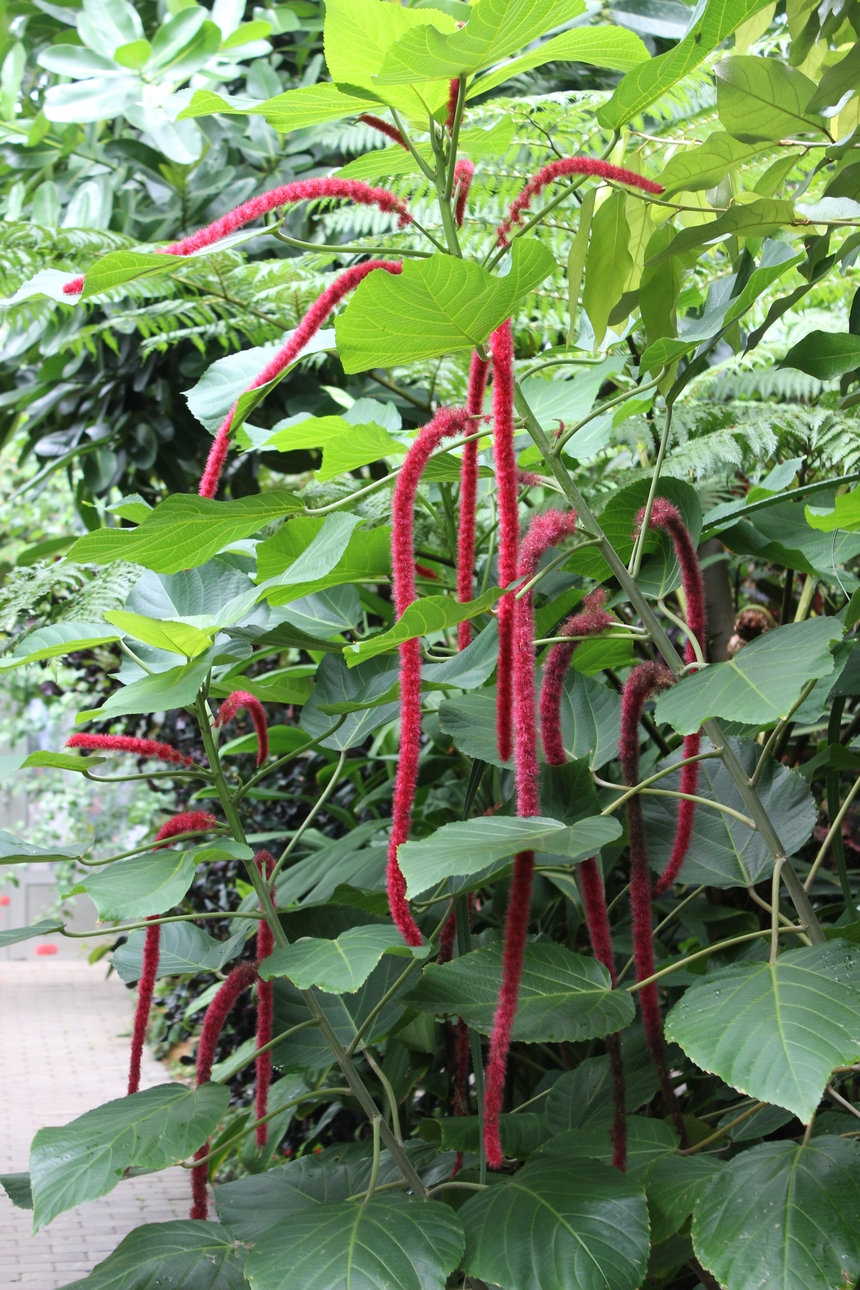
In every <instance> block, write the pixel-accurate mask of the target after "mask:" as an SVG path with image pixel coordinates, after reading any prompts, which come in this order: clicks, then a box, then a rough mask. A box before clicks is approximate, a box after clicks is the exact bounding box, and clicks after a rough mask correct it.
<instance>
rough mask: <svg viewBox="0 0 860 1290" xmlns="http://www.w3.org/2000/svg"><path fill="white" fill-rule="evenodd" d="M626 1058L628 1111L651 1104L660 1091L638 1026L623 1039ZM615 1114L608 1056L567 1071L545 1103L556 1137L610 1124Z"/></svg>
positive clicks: (557, 1081) (548, 1120)
mask: <svg viewBox="0 0 860 1290" xmlns="http://www.w3.org/2000/svg"><path fill="white" fill-rule="evenodd" d="M621 1045H622V1051H623V1056H624V1076H625V1102H626V1106H627V1110H628V1111H635V1110H636V1109H637V1108H638V1107H640V1106H642V1105H644V1103H645V1102H650V1101H651V1098H652V1097H653V1096H654V1094H655V1093H656V1092H657V1088H658V1081H657V1075H656V1073H655V1071H654V1064H653V1062H652V1061H651V1058H650V1054H649V1053H648V1050H647V1048H646V1046H645V1042H644V1039H643V1036H642V1034H641V1032H640V1031H637V1029H636V1028H635V1027H631V1028H630V1029H628V1030H626V1031H624V1033H623V1034H622V1036H621ZM613 1114H614V1100H613V1091H612V1072H611V1070H610V1067H609V1057H608V1056H607V1055H606V1054H605V1053H604V1054H603V1055H602V1056H600V1057H587V1058H586V1059H585V1061H583V1062H580V1064H579V1066H577V1067H576V1069H575V1070H572V1071H564V1072H563V1073H562V1074H561V1075H560V1076H559V1077H558V1079H557V1080H556V1081H555V1083H554V1084H553V1086H552V1089H551V1090H550V1094H549V1097H548V1098H547V1100H546V1118H547V1123H548V1124H549V1127H550V1130H551V1132H552V1133H553V1134H557V1133H565V1132H566V1131H567V1130H568V1129H586V1128H590V1127H592V1126H595V1125H604V1126H605V1125H608V1124H609V1123H610V1122H611V1120H612V1117H613Z"/></svg>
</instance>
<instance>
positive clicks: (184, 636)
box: [105, 609, 212, 658]
mask: <svg viewBox="0 0 860 1290" xmlns="http://www.w3.org/2000/svg"><path fill="white" fill-rule="evenodd" d="M105 618H106V619H107V620H108V622H109V623H113V624H114V626H115V627H119V629H120V630H121V631H122V632H123V633H124V634H125V635H128V636H132V637H133V638H134V639H135V640H138V641H143V642H144V644H146V645H154V646H155V647H156V649H166V650H169V651H170V652H171V653H172V654H184V655H185V657H186V658H196V657H197V655H198V654H202V653H203V651H204V650H207V649H208V648H209V646H210V645H211V644H212V638H211V636H209V635H207V634H206V633H205V632H202V631H200V629H199V627H192V626H191V624H190V623H176V622H169V621H168V622H157V621H156V620H155V619H154V618H145V617H144V616H143V615H142V614H129V613H124V612H123V611H122V610H120V609H112V610H109V611H108V612H107V613H106V614H105Z"/></svg>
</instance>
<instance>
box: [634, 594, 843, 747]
mask: <svg viewBox="0 0 860 1290" xmlns="http://www.w3.org/2000/svg"><path fill="white" fill-rule="evenodd" d="M841 638H842V624H841V623H840V622H839V621H838V619H834V618H812V619H809V620H807V621H806V622H804V623H790V624H789V625H788V626H786V627H778V628H776V630H775V631H770V632H765V634H764V635H763V636H759V637H758V638H757V639H756V640H753V641H750V643H749V644H748V645H746V646H745V647H744V648H743V649H742V650H740V651H739V652H738V653H737V654H736V655H735V656H734V658H732V659H730V660H729V661H728V662H727V663H714V664H711V666H710V667H706V668H703V669H702V670H701V671H699V672H696V673H694V674H693V675H692V676H687V677H684V679H683V680H682V681H679V682H678V684H677V685H674V686H673V687H672V689H671V690H668V691H666V692H665V693H664V694H663V695H661V697H660V698H659V699H658V701H657V718H658V720H660V721H668V723H669V725H671V726H672V727H673V728H674V729H675V730H677V731H678V733H679V734H692V733H693V731H695V730H698V729H699V727H700V726H701V725H702V723H703V722H704V721H707V720H708V718H710V717H722V718H723V719H724V720H726V721H742V722H745V723H747V724H749V725H759V726H766V725H772V724H774V722H776V721H779V720H780V719H781V718H782V717H784V716H786V715H787V714H788V712H789V711H790V709H791V708H792V706H793V704H795V703H796V702H797V700H798V698H799V697H800V692H801V690H802V689H803V687H804V685H805V684H806V682H807V681H810V680H812V679H813V678H815V677H822V676H829V675H830V673H831V672H832V671H833V668H834V663H833V655H832V654H831V652H830V647H831V645H832V644H833V643H834V642H835V641H838V640H841Z"/></svg>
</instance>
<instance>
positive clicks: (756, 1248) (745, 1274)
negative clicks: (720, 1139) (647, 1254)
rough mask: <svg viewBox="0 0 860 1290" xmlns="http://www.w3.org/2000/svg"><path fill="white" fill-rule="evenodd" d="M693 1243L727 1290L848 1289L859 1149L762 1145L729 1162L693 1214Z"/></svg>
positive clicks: (858, 1215)
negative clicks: (763, 1289)
mask: <svg viewBox="0 0 860 1290" xmlns="http://www.w3.org/2000/svg"><path fill="white" fill-rule="evenodd" d="M693 1244H694V1246H695V1250H696V1254H697V1256H698V1258H699V1259H700V1260H701V1262H702V1263H703V1264H704V1265H705V1267H706V1268H708V1269H709V1270H710V1271H711V1272H713V1273H714V1275H715V1276H716V1277H717V1278H718V1279H719V1282H720V1285H721V1286H725V1288H726V1290H758V1287H760V1286H764V1285H766V1286H768V1287H769V1288H770V1287H773V1290H812V1287H818V1286H821V1287H824V1286H828V1287H829V1286H833V1287H836V1286H839V1287H840V1288H841V1287H842V1286H845V1287H846V1290H847V1287H848V1286H853V1285H855V1284H856V1282H857V1278H858V1276H860V1146H858V1143H857V1140H856V1138H855V1139H849V1138H831V1137H820V1138H812V1139H811V1141H809V1142H807V1143H805V1144H804V1145H803V1146H796V1145H795V1144H794V1143H793V1142H764V1143H762V1144H761V1146H758V1147H752V1148H751V1149H750V1150H749V1151H744V1152H743V1153H742V1154H741V1155H739V1156H736V1157H735V1158H734V1160H731V1161H729V1163H728V1164H727V1165H725V1166H724V1167H723V1168H722V1169H721V1170H720V1172H719V1174H717V1176H716V1177H715V1178H714V1179H713V1181H712V1182H711V1183H710V1185H709V1186H708V1187H707V1188H706V1189H704V1190H703V1191H702V1192H701V1193H700V1195H699V1199H698V1200H697V1202H696V1208H695V1211H694V1214H693Z"/></svg>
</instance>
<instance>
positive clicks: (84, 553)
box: [68, 489, 301, 640]
mask: <svg viewBox="0 0 860 1290" xmlns="http://www.w3.org/2000/svg"><path fill="white" fill-rule="evenodd" d="M300 509H301V502H300V501H299V500H298V498H297V497H295V495H294V494H293V493H287V492H285V491H284V490H283V489H272V491H271V492H268V493H257V494H255V495H252V496H250V497H240V498H238V500H236V501H234V502H216V501H213V500H212V499H211V498H209V497H197V496H195V495H194V494H193V493H174V494H173V495H172V496H170V497H167V498H166V499H165V500H164V501H163V502H161V503H160V504H159V505H158V506H156V507H155V509H154V510H153V511H152V512H151V513H150V514H149V515H147V517H146V519H145V520H144V521H143V523H142V524H139V525H138V526H137V528H135V529H97V530H96V531H95V532H94V533H87V534H86V535H85V536H84V537H82V538H78V540H77V542H76V543H75V545H74V546H73V547H72V549H71V551H70V552H69V557H68V558H69V559H70V560H72V561H74V562H75V563H78V564H111V563H112V562H113V561H114V560H129V561H131V562H132V563H133V564H142V565H143V566H144V568H146V569H153V570H154V571H155V572H156V573H179V571H180V570H183V569H193V568H197V566H198V565H201V564H205V563H206V561H207V560H210V559H211V558H212V556H213V555H217V554H218V552H219V551H221V550H223V549H224V548H225V547H229V546H230V544H231V543H233V542H238V541H240V540H241V539H242V538H246V537H250V536H251V534H252V533H256V532H257V531H258V530H259V529H261V528H264V527H265V525H267V524H271V522H272V520H277V519H281V518H282V517H283V516H284V515H289V514H290V512H291V511H297V510H300ZM108 639H110V640H114V639H116V637H115V636H114V635H111V636H110V637H109V638H108Z"/></svg>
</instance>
